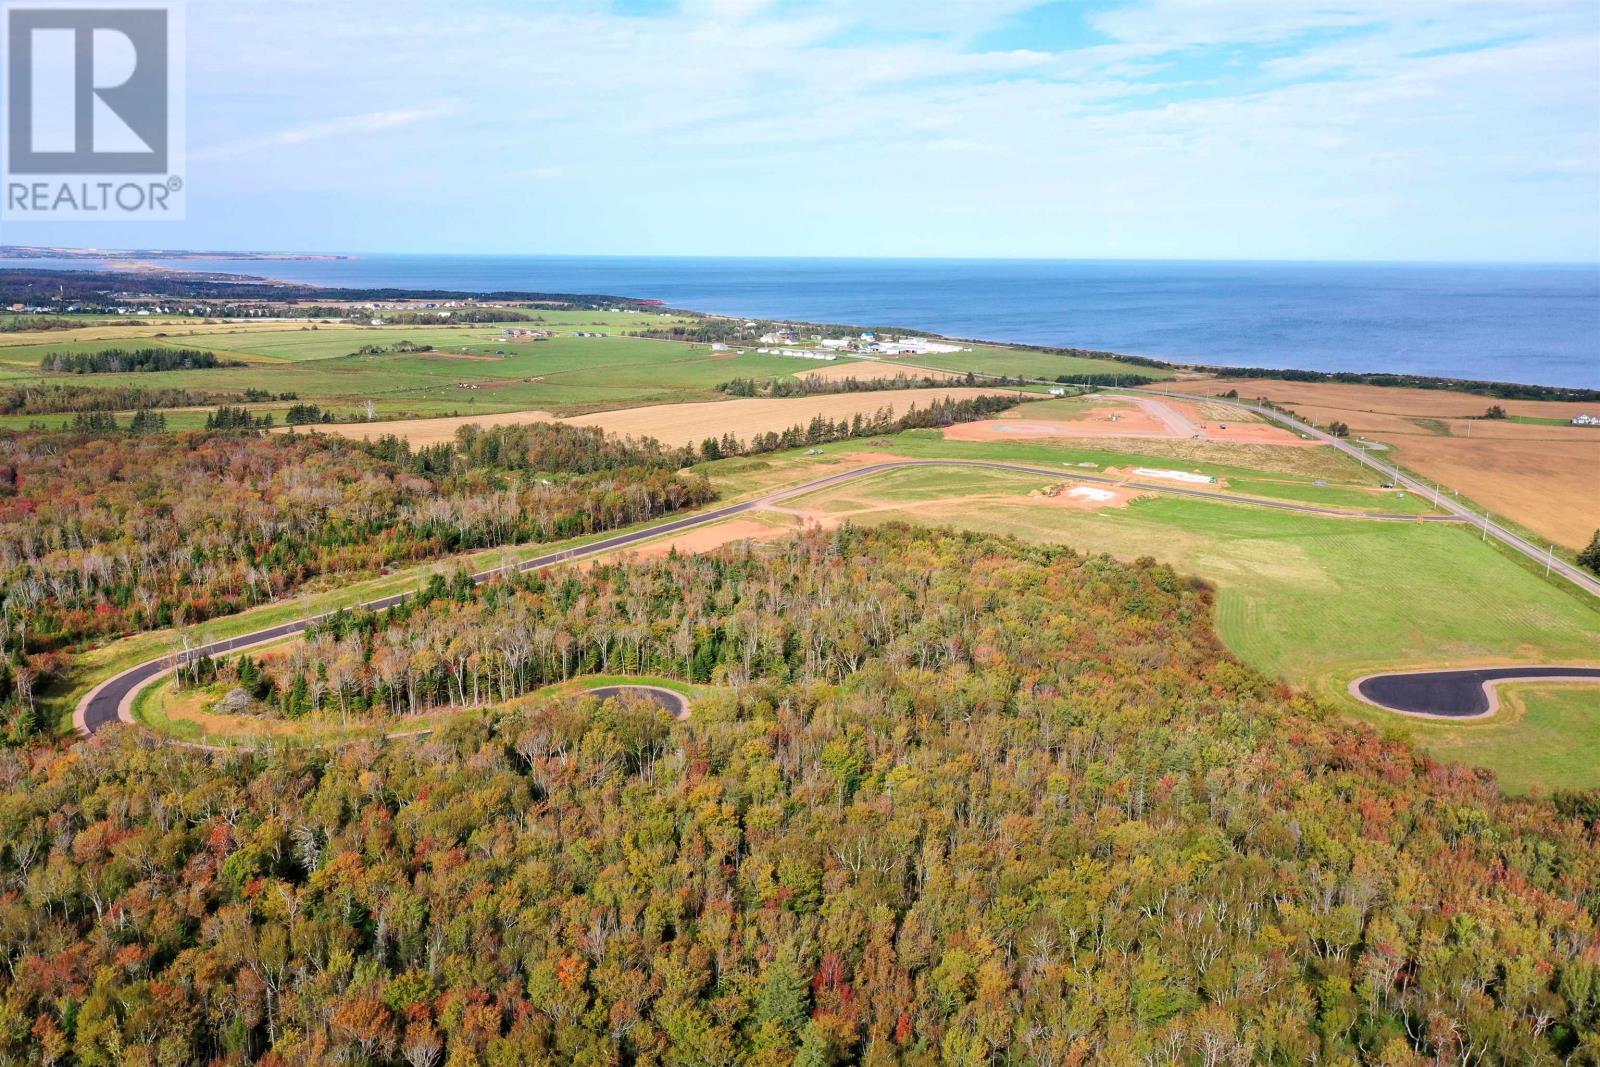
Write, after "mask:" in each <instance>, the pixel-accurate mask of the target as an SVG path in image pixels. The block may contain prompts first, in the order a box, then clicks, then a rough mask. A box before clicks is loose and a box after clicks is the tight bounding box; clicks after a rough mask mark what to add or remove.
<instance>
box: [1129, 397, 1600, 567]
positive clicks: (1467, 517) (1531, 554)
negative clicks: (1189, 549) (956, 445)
mask: <svg viewBox="0 0 1600 1067" xmlns="http://www.w3.org/2000/svg"><path fill="white" fill-rule="evenodd" d="M1139 392H1140V393H1155V394H1156V395H1158V396H1170V397H1174V398H1176V399H1180V400H1197V399H1202V398H1201V397H1198V396H1196V395H1195V394H1193V393H1168V392H1162V391H1160V390H1158V389H1146V388H1141V389H1140V390H1139ZM1203 399H1204V400H1205V401H1206V402H1207V403H1211V404H1226V405H1228V406H1229V407H1235V408H1241V409H1243V410H1245V411H1251V412H1254V413H1255V414H1257V415H1261V416H1263V417H1264V418H1267V419H1271V420H1272V421H1274V422H1278V423H1282V424H1283V425H1285V426H1287V427H1289V428H1290V429H1292V430H1295V431H1296V432H1298V433H1303V434H1305V435H1306V436H1308V437H1311V438H1313V439H1315V440H1318V441H1321V442H1322V443H1323V444H1328V445H1332V446H1333V447H1334V448H1337V449H1338V450H1339V451H1341V452H1343V453H1345V454H1346V455H1348V456H1352V457H1354V458H1355V459H1356V460H1358V461H1359V462H1361V463H1364V464H1366V465H1367V466H1368V467H1371V468H1372V469H1373V470H1375V471H1378V472H1379V473H1380V474H1382V475H1383V476H1384V478H1385V479H1386V480H1388V481H1390V482H1393V483H1394V484H1395V485H1403V486H1405V487H1406V488H1407V489H1410V490H1411V491H1412V492H1414V493H1418V494H1421V495H1422V496H1423V497H1426V498H1429V499H1431V500H1433V501H1434V503H1436V504H1437V505H1438V506H1439V508H1440V510H1442V511H1447V512H1449V513H1450V514H1452V515H1454V516H1456V517H1457V518H1459V519H1462V520H1464V521H1467V522H1471V523H1474V524H1475V525H1477V526H1479V527H1480V528H1481V529H1482V530H1483V531H1484V533H1485V535H1486V536H1488V537H1492V538H1494V539H1495V540H1496V541H1499V542H1500V543H1501V544H1503V545H1506V546H1507V547H1509V548H1511V549H1514V550H1515V551H1517V552H1521V553H1522V554H1523V555H1524V556H1527V557H1528V558H1529V559H1531V560H1533V561H1534V562H1535V563H1537V564H1540V565H1541V566H1544V565H1548V566H1549V568H1550V570H1551V571H1553V572H1554V573H1556V574H1559V575H1561V576H1562V577H1563V578H1565V579H1566V580H1567V581H1569V582H1571V583H1572V584H1573V585H1575V586H1577V587H1578V588H1579V589H1582V590H1583V591H1584V592H1586V593H1588V594H1590V595H1591V596H1597V597H1600V580H1596V579H1595V577H1594V576H1593V575H1591V574H1589V573H1588V572H1587V571H1584V570H1582V569H1580V568H1578V567H1575V566H1573V565H1572V564H1570V563H1568V562H1567V561H1566V560H1564V559H1562V558H1560V557H1559V556H1555V555H1553V554H1551V553H1550V552H1549V550H1548V546H1544V545H1536V544H1534V543H1533V542H1532V541H1529V540H1528V539H1527V538H1525V537H1523V536H1521V535H1520V534H1515V533H1512V532H1511V531H1510V530H1508V529H1506V528H1505V527H1504V526H1501V525H1499V524H1498V523H1496V522H1494V521H1493V520H1492V519H1490V518H1489V517H1488V516H1487V515H1480V514H1479V513H1478V512H1476V511H1473V510H1472V509H1471V508H1469V507H1467V506H1466V505H1465V504H1463V503H1461V502H1460V501H1458V500H1455V499H1454V498H1452V497H1450V496H1447V495H1445V494H1444V493H1441V492H1439V491H1438V490H1437V489H1436V488H1434V487H1433V486H1431V485H1429V484H1428V483H1427V482H1424V481H1422V480H1421V479H1419V478H1413V477H1412V476H1411V475H1409V474H1406V473H1405V472H1404V471H1402V470H1400V469H1399V468H1398V467H1395V466H1394V465H1393V464H1389V463H1385V462H1383V460H1381V459H1378V458H1377V457H1375V456H1374V455H1373V454H1372V452H1371V451H1370V450H1368V449H1365V448H1362V447H1361V446H1360V445H1354V444H1351V443H1350V442H1349V441H1346V440H1344V439H1343V438H1339V437H1335V436H1333V435H1332V434H1330V433H1324V432H1323V431H1321V430H1319V429H1317V428H1316V427H1315V426H1312V425H1310V424H1309V423H1306V422H1303V421H1301V420H1300V419H1297V418H1295V417H1294V416H1292V415H1285V414H1284V413H1283V412H1281V411H1274V410H1273V409H1271V408H1264V407H1261V406H1260V405H1258V404H1251V403H1247V402H1245V401H1243V400H1224V399H1222V398H1220V397H1214V396H1208V397H1204V398H1203Z"/></svg>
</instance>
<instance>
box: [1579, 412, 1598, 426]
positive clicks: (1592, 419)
mask: <svg viewBox="0 0 1600 1067" xmlns="http://www.w3.org/2000/svg"><path fill="white" fill-rule="evenodd" d="M1572 425H1574V426H1600V415H1574V416H1572Z"/></svg>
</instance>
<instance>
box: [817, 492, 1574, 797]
mask: <svg viewBox="0 0 1600 1067" xmlns="http://www.w3.org/2000/svg"><path fill="white" fill-rule="evenodd" d="M1039 484H1040V481H1039V479H1030V478H1027V477H1026V476H1022V477H1019V476H1013V475H1006V474H991V473H988V472H983V471H974V470H962V469H959V468H949V469H945V470H943V471H942V472H939V473H935V472H933V471H910V472H897V473H890V474H885V475H881V476H878V477H877V478H875V479H873V480H872V481H871V482H870V483H856V484H852V485H846V486H843V487H840V488H838V489H836V490H831V491H828V492H825V493H821V494H814V495H812V496H809V497H806V498H804V499H803V500H802V501H792V502H790V503H791V504H793V505H795V506H800V507H805V508H810V509H817V510H828V511H835V512H837V511H851V510H856V509H858V508H863V507H874V506H877V507H881V506H882V505H896V504H899V505H901V506H900V507H899V508H895V507H891V508H889V509H888V510H876V511H873V512H871V513H866V514H862V515H860V516H859V517H858V518H857V519H856V520H855V521H862V522H881V521H888V520H893V519H905V520H908V521H915V522H922V523H928V522H948V523H952V524H955V525H958V526H963V527H967V528H972V529H981V530H989V531H994V532H999V533H1007V534H1014V535H1016V536H1018V537H1022V538H1024V539H1027V540H1032V541H1040V542H1054V543H1065V544H1069V545H1072V546H1074V547H1076V548H1079V549H1082V550H1084V551H1091V552H1108V553H1110V554H1112V555H1115V556H1118V557H1121V558H1124V559H1131V558H1135V557H1138V556H1153V557H1155V558H1157V559H1160V560H1163V561H1165V562H1168V563H1171V564H1172V565H1173V566H1175V567H1176V568H1178V569H1179V570H1180V571H1183V572H1185V573H1189V574H1195V575H1199V576H1201V577H1204V578H1206V579H1208V580H1209V581H1211V582H1212V583H1213V584H1214V585H1215V586H1216V588H1217V629H1218V632H1219V634H1220V635H1221V637H1222V638H1223V640H1224V641H1225V642H1226V643H1227V645H1228V647H1229V648H1231V649H1232V650H1233V651H1234V652H1235V653H1236V654H1238V655H1239V656H1240V657H1241V658H1242V659H1244V660H1246V661H1248V662H1249V663H1251V664H1252V665H1254V666H1256V667H1257V668H1259V669H1261V670H1262V671H1264V672H1266V673H1267V674H1269V675H1272V676H1274V677H1278V678H1282V679H1284V680H1285V681H1288V682H1290V683H1292V684H1294V685H1298V686H1301V687H1304V688H1306V689H1308V690H1310V691H1311V692H1312V693H1313V694H1314V695H1316V696H1317V697H1318V698H1319V699H1321V700H1323V701H1325V702H1327V703H1329V704H1331V705H1334V706H1336V707H1339V708H1342V709H1343V710H1345V711H1347V712H1349V713H1350V714H1354V715H1357V716H1359V717H1361V718H1364V719H1367V720H1369V721H1371V722H1374V723H1376V724H1378V725H1380V726H1382V727H1385V728H1395V729H1400V730H1404V731H1407V732H1409V733H1410V735H1411V736H1412V737H1413V738H1414V739H1415V740H1416V741H1418V742H1419V743H1420V744H1421V745H1423V747H1425V748H1428V749H1430V750H1433V751H1435V752H1437V753H1438V754H1439V755H1441V756H1443V757H1447V758H1451V759H1458V760H1461V761H1463V762H1467V763H1471V764H1474V765H1477V766H1483V767H1488V768H1490V769H1492V770H1496V771H1504V772H1506V773H1507V775H1508V777H1507V778H1506V783H1505V784H1506V786H1507V787H1508V788H1512V789H1517V790H1526V789H1529V788H1532V787H1534V786H1540V787H1543V788H1546V789H1551V788H1557V787H1582V788H1590V787H1595V786H1600V760H1594V759H1592V758H1586V759H1575V758H1570V757H1569V756H1568V755H1567V754H1569V753H1572V752H1574V751H1577V752H1586V753H1589V754H1590V755H1591V756H1592V753H1593V752H1594V751H1596V750H1597V748H1600V689H1596V688H1595V687H1588V688H1587V689H1585V690H1581V691H1579V690H1578V688H1577V687H1573V689H1572V691H1571V692H1565V693H1556V691H1555V690H1552V689H1531V688H1530V689H1528V690H1526V692H1525V696H1524V699H1525V701H1526V713H1524V714H1521V715H1518V716H1509V715H1508V716H1507V717H1506V718H1505V719H1504V720H1503V721H1502V722H1501V723H1499V724H1497V726H1496V728H1495V729H1493V730H1485V729H1479V728H1477V727H1476V726H1474V725H1461V724H1453V723H1434V722H1430V721H1426V720H1417V719H1402V718H1401V717H1399V716H1395V715H1390V714H1387V713H1384V712H1382V711H1380V710H1378V709H1374V708H1371V707H1369V706H1367V705H1364V704H1361V703H1360V702H1358V701H1356V700H1354V699H1353V698H1351V697H1350V696H1349V694H1348V691H1347V687H1348V685H1349V682H1350V681H1351V680H1352V679H1354V678H1357V677H1359V676H1361V675H1365V674H1369V673H1373V672H1376V671H1381V670H1388V669H1404V668H1410V667H1426V666H1434V665H1459V664H1489V663H1509V662H1530V663H1537V662H1547V663H1556V662H1561V663H1583V662H1588V663H1595V664H1600V610H1597V609H1596V608H1595V607H1594V606H1592V605H1591V604H1589V603H1587V602H1586V601H1584V600H1582V599H1580V598H1579V597H1578V596H1577V595H1575V594H1571V593H1568V592H1567V591H1565V590H1564V589H1562V588H1560V587H1558V586H1556V585H1554V584H1551V583H1549V582H1546V581H1545V580H1544V579H1543V578H1542V577H1541V576H1539V575H1538V574H1536V573H1534V572H1533V571H1531V570H1530V569H1528V568H1525V567H1524V566H1522V565H1521V564H1520V563H1518V562H1516V561H1515V560H1513V559H1511V558H1509V557H1507V556H1505V555H1503V554H1501V552H1500V551H1498V550H1496V549H1495V548H1493V547H1492V546H1490V545H1486V544H1484V543H1482V542H1481V541H1480V540H1479V539H1478V535H1477V534H1476V533H1474V532H1473V531H1471V530H1469V529H1466V528H1463V527H1457V526H1450V525H1441V524H1423V523H1411V522H1375V521H1370V520H1360V519H1336V518H1320V517H1315V516H1306V515H1297V514H1292V513H1283V512H1275V511H1271V510H1268V509H1265V508H1257V507H1250V506H1245V505H1230V504H1221V503H1211V502H1209V501H1196V500H1187V499H1178V498H1172V497H1159V498H1146V499H1142V500H1137V501H1135V502H1133V503H1132V504H1130V505H1128V506H1126V507H1120V508H1105V509H1102V510H1098V511H1084V510H1073V509H1069V508H1062V507H1053V506H1049V505H1048V504H1045V503H1043V502H1041V501H1039V500H1036V499H1030V498H1029V497H1028V496H1027V492H1028V490H1029V488H1030V487H1031V488H1038V487H1039ZM941 496H944V497H949V498H959V499H951V501H950V504H949V505H948V506H939V503H938V502H939V499H940V497H941ZM975 497H976V498H977V499H974V498H975ZM1552 693H1556V695H1551V694H1552ZM1574 694H1575V695H1574ZM1585 702H1587V705H1588V707H1589V708H1590V709H1591V711H1590V713H1589V714H1587V715H1584V714H1580V713H1578V711H1577V710H1576V709H1577V708H1578V707H1581V706H1582V705H1583V704H1585ZM1558 757H1559V758H1558Z"/></svg>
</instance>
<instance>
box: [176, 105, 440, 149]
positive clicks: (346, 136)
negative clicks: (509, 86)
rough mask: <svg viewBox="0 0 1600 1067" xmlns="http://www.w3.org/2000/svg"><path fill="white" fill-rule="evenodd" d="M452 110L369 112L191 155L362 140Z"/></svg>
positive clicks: (428, 108)
mask: <svg viewBox="0 0 1600 1067" xmlns="http://www.w3.org/2000/svg"><path fill="white" fill-rule="evenodd" d="M453 110H454V107H453V105H452V104H450V103H449V102H441V103H435V104H431V105H427V106H423V107H409V108H397V109H394V110H390V111H368V112H364V113H362V114H359V115H342V116H339V117H337V118H329V119H318V120H315V121H312V122H305V123H301V124H300V125H298V126H291V127H288V128H287V129H282V130H278V131H276V132H274V133H268V134H264V135H261V136H256V137H244V138H240V139H238V140H234V141H224V142H222V143H219V144H213V145H201V146H200V147H198V148H196V149H195V150H194V151H192V152H190V153H189V155H190V157H191V158H195V159H219V158H223V157H226V156H242V155H249V154H252V153H255V152H261V151H266V150H269V149H274V148H293V147H298V146H300V145H306V144H313V143H315V142H318V141H328V140H334V139H340V140H352V139H359V138H361V137H363V136H365V135H369V134H374V133H381V132H382V131H384V130H393V129H398V128H400V127H402V126H412V125H415V124H416V123H419V122H425V121H427V120H429V119H435V118H440V117H443V116H445V115H448V114H450V113H451V111H453Z"/></svg>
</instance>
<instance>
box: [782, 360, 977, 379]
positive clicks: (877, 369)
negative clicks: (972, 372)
mask: <svg viewBox="0 0 1600 1067" xmlns="http://www.w3.org/2000/svg"><path fill="white" fill-rule="evenodd" d="M902 374H903V375H905V376H906V377H907V378H932V379H933V380H934V381H936V382H950V381H956V380H957V379H960V378H965V377H966V375H964V374H957V373H956V372H955V371H946V370H916V369H913V368H911V367H891V366H885V365H884V364H882V363H832V364H829V365H828V366H826V367H815V368H813V369H811V370H800V371H795V372H794V376H795V377H796V378H816V379H819V380H821V381H825V382H839V381H843V380H845V379H846V378H854V379H855V380H856V381H858V382H878V381H884V380H886V379H890V378H897V377H899V376H900V375H902Z"/></svg>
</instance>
